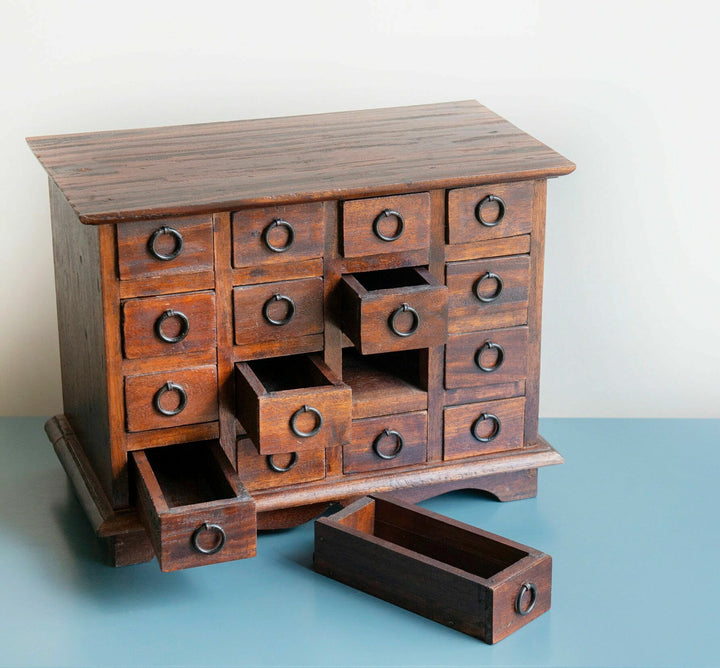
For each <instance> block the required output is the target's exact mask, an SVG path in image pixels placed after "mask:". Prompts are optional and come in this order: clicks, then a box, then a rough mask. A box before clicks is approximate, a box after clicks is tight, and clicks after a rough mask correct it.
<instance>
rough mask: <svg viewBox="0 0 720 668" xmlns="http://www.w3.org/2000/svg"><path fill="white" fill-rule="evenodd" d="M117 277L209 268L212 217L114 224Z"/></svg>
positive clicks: (211, 250)
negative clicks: (115, 229)
mask: <svg viewBox="0 0 720 668" xmlns="http://www.w3.org/2000/svg"><path fill="white" fill-rule="evenodd" d="M117 245H118V270H119V273H120V279H121V280H125V279H129V278H142V277H143V276H155V275H172V274H183V273H196V272H201V271H212V270H213V223H212V216H188V217H184V218H168V219H164V220H149V221H145V220H144V221H138V222H136V223H122V224H120V225H118V226H117Z"/></svg>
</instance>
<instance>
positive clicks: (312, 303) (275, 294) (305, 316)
mask: <svg viewBox="0 0 720 668" xmlns="http://www.w3.org/2000/svg"><path fill="white" fill-rule="evenodd" d="M323 296H324V295H323V279H322V278H319V277H318V278H304V279H300V280H296V281H278V282H276V283H261V284H258V285H246V286H242V287H236V288H234V289H233V305H234V311H235V314H234V320H235V343H236V344H238V345H244V344H249V343H262V342H264V341H280V340H284V339H288V338H295V337H299V336H307V335H308V334H319V333H321V332H322V331H323V329H324V326H325V325H324V321H323V317H324V310H323Z"/></svg>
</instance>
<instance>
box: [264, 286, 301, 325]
mask: <svg viewBox="0 0 720 668" xmlns="http://www.w3.org/2000/svg"><path fill="white" fill-rule="evenodd" d="M275 302H287V305H288V312H287V315H286V316H285V317H284V318H282V319H281V320H276V319H275V318H273V317H272V316H271V315H270V307H271V306H272V305H273V304H274V303H275ZM262 314H263V318H265V320H267V321H268V322H269V323H270V324H271V325H278V326H280V325H287V324H288V323H289V322H290V321H291V320H292V319H293V318H294V317H295V302H294V301H293V300H292V299H291V298H290V297H288V296H287V295H280V294H276V295H273V296H272V297H270V299H268V300H267V301H266V302H265V303H264V304H263V309H262Z"/></svg>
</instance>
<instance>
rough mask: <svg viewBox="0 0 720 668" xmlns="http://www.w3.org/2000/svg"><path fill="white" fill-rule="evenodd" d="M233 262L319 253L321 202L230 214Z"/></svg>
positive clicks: (254, 262) (321, 243)
mask: <svg viewBox="0 0 720 668" xmlns="http://www.w3.org/2000/svg"><path fill="white" fill-rule="evenodd" d="M232 237H233V266H234V267H257V266H263V265H267V264H272V263H276V262H296V261H298V260H306V259H310V258H315V257H322V256H323V253H324V250H325V205H324V204H323V202H309V203H306V204H292V205H288V206H270V207H263V208H256V209H244V210H243V211H236V212H234V213H233V214H232Z"/></svg>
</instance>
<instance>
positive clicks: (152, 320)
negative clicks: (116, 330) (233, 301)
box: [122, 292, 216, 359]
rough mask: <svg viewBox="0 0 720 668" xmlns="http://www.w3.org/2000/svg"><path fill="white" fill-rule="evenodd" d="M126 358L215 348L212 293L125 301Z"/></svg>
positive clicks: (213, 296)
mask: <svg viewBox="0 0 720 668" xmlns="http://www.w3.org/2000/svg"><path fill="white" fill-rule="evenodd" d="M122 314H123V345H124V350H125V357H126V358H128V359H138V358H140V357H154V356H156V355H175V354H177V353H188V352H194V351H198V350H210V349H212V348H214V347H215V345H216V343H215V294H214V293H213V292H195V293H188V294H182V295H167V296H162V297H146V298H143V299H128V300H127V301H125V302H124V303H123V309H122Z"/></svg>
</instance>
